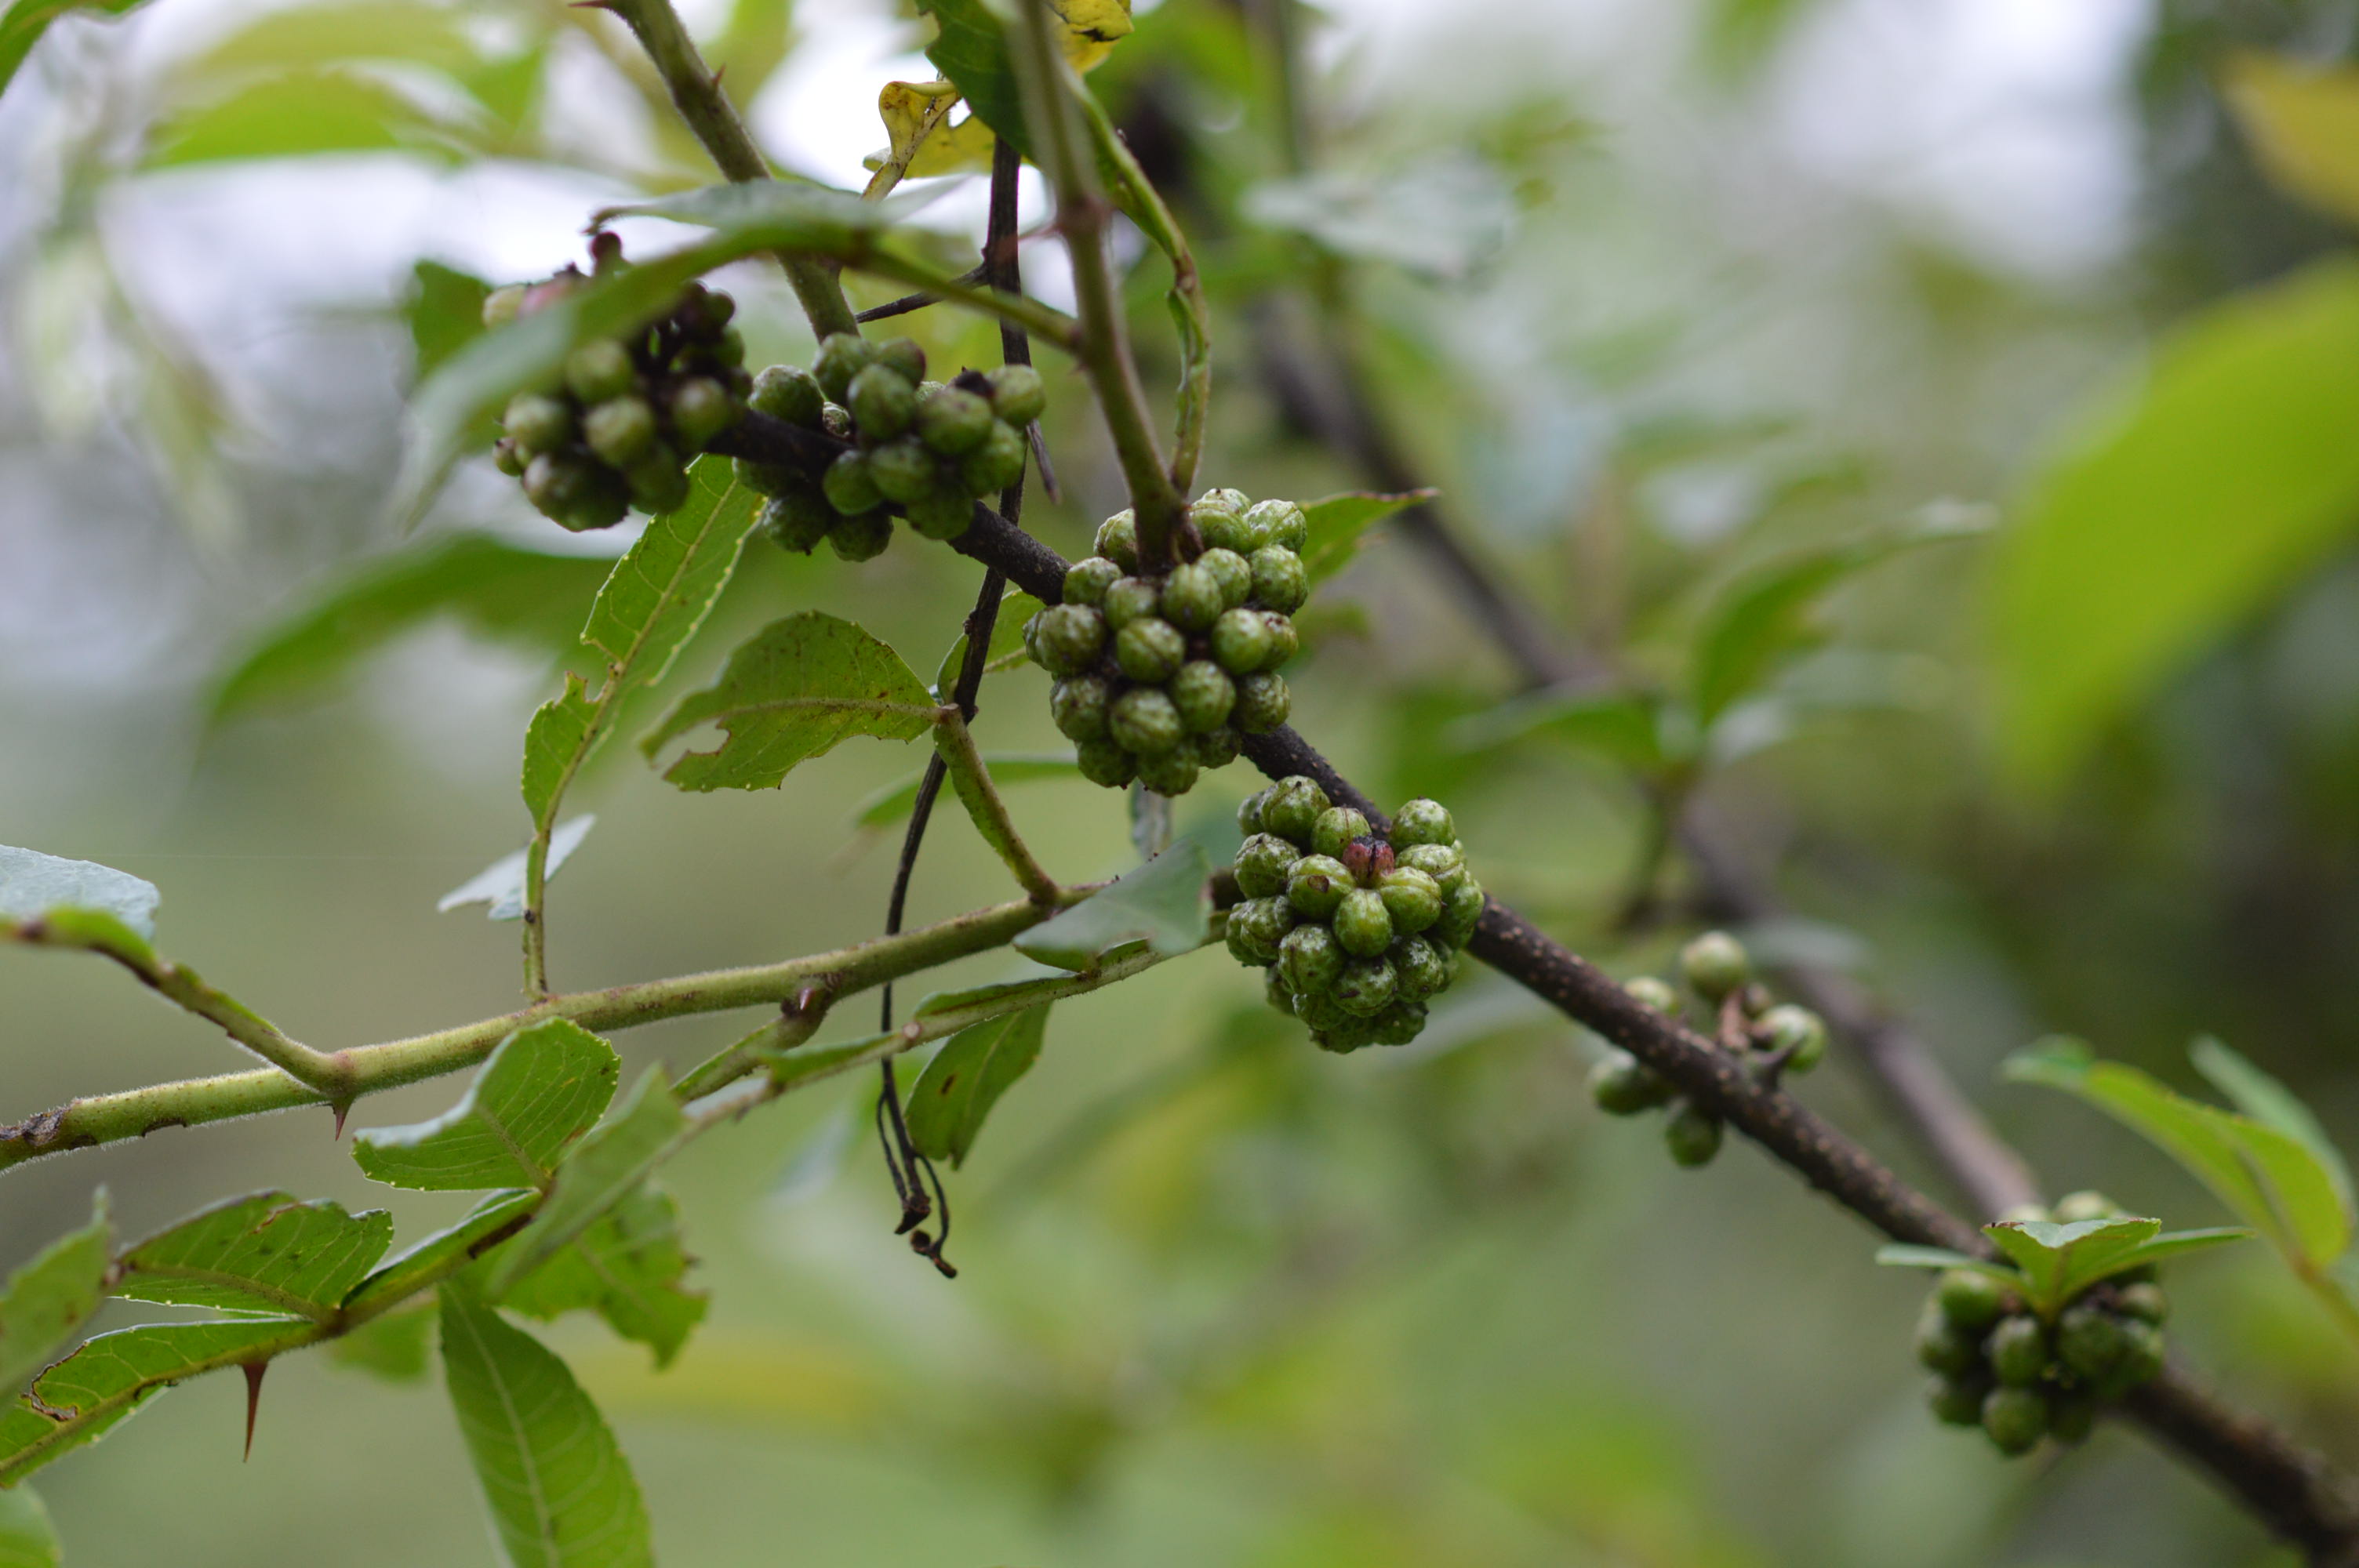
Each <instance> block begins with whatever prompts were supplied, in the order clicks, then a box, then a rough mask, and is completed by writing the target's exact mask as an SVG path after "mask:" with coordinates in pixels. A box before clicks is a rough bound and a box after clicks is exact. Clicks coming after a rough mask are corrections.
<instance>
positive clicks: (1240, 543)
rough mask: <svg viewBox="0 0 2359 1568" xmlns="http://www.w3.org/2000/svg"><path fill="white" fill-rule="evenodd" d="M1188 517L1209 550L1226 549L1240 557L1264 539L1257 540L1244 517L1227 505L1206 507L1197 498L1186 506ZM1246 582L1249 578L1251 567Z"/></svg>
mask: <svg viewBox="0 0 2359 1568" xmlns="http://www.w3.org/2000/svg"><path fill="white" fill-rule="evenodd" d="M1188 520H1189V521H1190V522H1191V523H1193V524H1196V532H1197V533H1198V534H1199V535H1201V536H1202V538H1203V541H1204V543H1205V545H1206V546H1209V548H1210V549H1213V550H1227V551H1229V552H1231V553H1232V554H1234V555H1235V556H1236V557H1238V558H1239V559H1240V560H1242V559H1244V558H1245V557H1247V556H1250V555H1252V554H1253V553H1254V551H1255V549H1256V548H1257V547H1258V545H1259V544H1260V543H1266V541H1257V540H1256V536H1255V534H1254V530H1253V528H1252V527H1251V526H1250V525H1249V524H1246V522H1245V519H1244V518H1243V517H1241V516H1239V515H1238V514H1236V513H1234V512H1231V511H1229V510H1228V509H1227V508H1226V507H1222V506H1207V505H1205V504H1204V503H1202V502H1201V501H1200V502H1198V503H1196V504H1195V505H1193V506H1191V507H1190V508H1189V509H1188ZM1246 581H1247V582H1251V581H1252V573H1251V570H1250V568H1248V570H1247V573H1246Z"/></svg>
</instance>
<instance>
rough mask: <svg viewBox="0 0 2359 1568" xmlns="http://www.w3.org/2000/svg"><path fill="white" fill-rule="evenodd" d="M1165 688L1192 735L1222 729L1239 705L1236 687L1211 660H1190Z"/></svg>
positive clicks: (1141, 623) (1142, 623)
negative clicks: (1233, 709)
mask: <svg viewBox="0 0 2359 1568" xmlns="http://www.w3.org/2000/svg"><path fill="white" fill-rule="evenodd" d="M1138 624H1139V625H1142V626H1143V625H1147V624H1148V622H1138ZM1183 646H1184V644H1183ZM1164 689H1166V690H1167V691H1169V693H1170V694H1171V702H1172V706H1174V707H1176V708H1179V709H1180V723H1182V724H1184V725H1186V726H1187V727H1188V733H1189V734H1190V735H1201V734H1205V733H1207V732H1208V731H1211V730H1218V729H1219V728H1221V726H1223V724H1226V723H1227V722H1228V721H1229V709H1231V708H1234V707H1235V706H1236V705H1237V688H1236V687H1235V685H1234V683H1233V682H1232V681H1231V680H1230V679H1229V677H1228V676H1226V675H1224V674H1223V673H1222V670H1221V666H1220V665H1216V664H1214V663H1212V660H1210V659H1190V661H1189V662H1188V663H1186V664H1184V665H1180V673H1179V674H1177V675H1175V676H1172V677H1171V683H1170V685H1169V686H1168V687H1165V688H1164Z"/></svg>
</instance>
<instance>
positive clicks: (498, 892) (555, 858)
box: [434, 812, 598, 920]
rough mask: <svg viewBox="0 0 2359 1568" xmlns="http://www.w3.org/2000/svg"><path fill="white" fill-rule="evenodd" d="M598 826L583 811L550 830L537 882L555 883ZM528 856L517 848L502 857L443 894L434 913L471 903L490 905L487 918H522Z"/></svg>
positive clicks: (593, 819) (526, 852)
mask: <svg viewBox="0 0 2359 1568" xmlns="http://www.w3.org/2000/svg"><path fill="white" fill-rule="evenodd" d="M597 825H598V818H597V817H596V816H594V815H592V814H591V813H589V812H584V813H582V815H581V816H571V817H568V818H566V819H565V820H564V821H562V822H560V823H559V824H558V825H557V826H556V827H554V828H553V829H551V830H550V832H549V859H548V860H547V862H546V863H545V864H544V865H543V867H542V870H541V879H540V880H541V881H543V882H544V883H547V882H552V881H556V880H557V868H558V867H560V866H561V865H563V864H565V862H566V861H567V860H571V858H572V856H573V851H574V850H576V849H580V848H581V847H582V840H583V839H584V838H588V837H590V829H591V828H592V827H596V826H597ZM530 853H531V851H530V850H529V849H518V850H516V851H515V852H514V853H512V854H506V855H503V856H501V857H500V858H499V859H498V860H494V861H493V862H492V863H491V864H490V865H488V866H485V867H484V869H483V870H482V871H477V872H476V873H475V874H474V875H473V876H472V877H470V878H468V879H467V880H466V881H463V882H461V883H460V884H459V885H458V886H457V887H455V888H452V889H451V891H450V892H446V893H444V894H443V895H442V898H441V902H440V903H437V904H435V906H434V908H435V910H436V912H437V913H438V914H449V913H450V912H451V910H454V909H461V908H463V907H465V906H466V905H468V904H471V903H482V904H489V905H490V906H491V907H490V910H489V911H488V918H490V919H493V920H521V919H523V918H524V862H525V857H526V856H527V855H528V854H530Z"/></svg>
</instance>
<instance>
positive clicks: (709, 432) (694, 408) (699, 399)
mask: <svg viewBox="0 0 2359 1568" xmlns="http://www.w3.org/2000/svg"><path fill="white" fill-rule="evenodd" d="M669 412H670V414H671V427H672V430H673V433H674V434H676V435H678V436H679V439H680V444H681V445H682V446H683V447H685V448H687V449H689V450H690V451H691V452H701V451H702V450H703V449H705V448H706V447H707V446H709V445H711V444H712V438H714V437H715V436H718V435H720V434H721V432H722V431H723V430H726V429H727V428H729V427H730V426H732V425H734V424H735V423H737V415H738V407H737V404H736V402H735V401H734V399H733V398H731V397H730V395H729V389H728V388H727V387H725V386H723V385H722V384H720V383H719V382H717V381H714V380H712V379H711V378H710V377H708V376H701V375H700V376H691V377H690V378H689V379H688V380H686V381H683V382H680V383H679V384H677V385H675V386H674V387H673V388H672V389H671V398H670V402H669Z"/></svg>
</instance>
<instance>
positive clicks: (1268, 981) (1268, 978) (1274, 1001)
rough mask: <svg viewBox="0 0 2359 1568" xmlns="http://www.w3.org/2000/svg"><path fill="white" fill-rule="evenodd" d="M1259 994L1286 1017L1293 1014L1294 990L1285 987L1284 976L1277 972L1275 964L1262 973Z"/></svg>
mask: <svg viewBox="0 0 2359 1568" xmlns="http://www.w3.org/2000/svg"><path fill="white" fill-rule="evenodd" d="M1261 996H1262V1000H1264V1001H1266V1002H1267V1003H1269V1005H1270V1006H1272V1007H1274V1008H1276V1009H1277V1011H1280V1012H1282V1013H1284V1014H1286V1016H1287V1017H1288V1018H1292V1017H1293V1016H1294V992H1293V991H1291V990H1289V989H1287V984H1286V977H1285V976H1284V975H1283V974H1281V973H1279V972H1278V968H1277V966H1276V965H1275V964H1273V965H1271V966H1270V968H1268V969H1267V970H1266V971H1264V973H1263V975H1262V978H1261Z"/></svg>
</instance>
